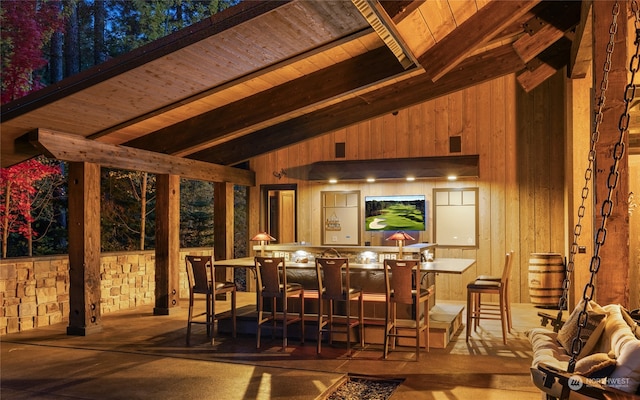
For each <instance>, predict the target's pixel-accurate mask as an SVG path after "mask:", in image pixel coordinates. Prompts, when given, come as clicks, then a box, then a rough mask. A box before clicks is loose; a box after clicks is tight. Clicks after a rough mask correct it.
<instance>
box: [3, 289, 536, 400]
mask: <svg viewBox="0 0 640 400" xmlns="http://www.w3.org/2000/svg"><path fill="white" fill-rule="evenodd" d="M183 300H184V304H187V300H188V299H183ZM251 304H255V293H247V292H238V307H239V308H242V307H243V306H244V305H251ZM230 306H231V305H230V301H229V300H227V301H219V302H218V304H217V307H219V311H220V312H228V311H230ZM196 307H204V300H203V299H197V300H196ZM513 310H514V330H513V332H512V334H511V335H510V340H509V342H508V345H504V344H503V343H502V340H501V328H500V324H499V323H497V322H496V321H488V322H487V323H483V324H482V325H481V326H480V328H479V329H478V332H477V333H476V335H474V336H473V338H471V340H470V341H469V342H466V341H465V338H464V333H463V332H462V329H460V330H459V331H458V332H456V334H455V335H454V337H453V340H452V341H451V342H450V343H449V345H448V346H447V348H445V349H433V348H432V349H431V350H430V352H429V353H428V354H427V353H424V354H423V356H422V357H421V358H420V360H419V361H418V362H415V361H414V360H415V354H414V351H415V349H414V348H413V346H412V345H409V346H398V347H396V351H393V352H390V353H389V356H388V358H387V359H386V360H385V359H384V358H383V352H382V350H383V347H382V345H381V344H367V345H365V347H364V348H360V347H359V346H356V347H354V348H353V351H352V356H351V357H348V356H347V353H346V352H345V346H346V344H345V343H344V342H334V343H333V344H328V343H324V344H323V347H322V353H321V354H320V355H318V354H317V352H316V343H315V341H314V340H312V339H308V340H307V341H305V344H304V345H301V344H300V343H298V342H297V341H296V342H290V343H289V346H288V347H287V349H286V350H285V351H282V342H281V340H280V338H278V337H277V338H276V339H275V340H265V341H263V343H262V346H261V348H260V349H256V342H255V335H250V334H243V333H238V337H237V338H233V337H232V335H231V332H230V331H228V330H226V329H222V330H221V331H220V332H219V333H218V334H217V335H216V337H215V341H214V343H213V344H212V343H211V339H210V338H209V337H208V336H207V332H206V328H205V326H195V325H194V327H193V329H192V333H191V334H192V337H191V346H186V345H185V335H186V329H187V327H186V320H187V309H186V307H181V308H179V309H178V310H177V312H175V313H172V314H171V315H165V316H156V315H153V310H152V307H151V306H149V307H140V308H139V309H137V310H131V311H121V312H116V313H112V314H109V315H105V316H104V317H103V327H104V329H103V331H102V332H100V333H96V334H94V335H91V336H86V337H77V336H68V335H67V334H66V324H64V323H61V324H57V325H52V326H49V327H44V328H39V329H34V330H31V331H26V332H22V333H17V334H9V335H6V336H3V337H2V338H1V341H2V343H1V346H0V350H1V353H0V360H1V367H2V372H3V373H2V395H3V398H5V396H6V398H12V399H26V398H29V399H38V398H43V399H50V398H55V397H58V398H59V397H73V398H78V399H87V398H98V397H99V398H101V399H122V398H123V397H126V398H129V399H142V398H145V399H146V398H149V397H155V398H163V399H169V398H205V397H207V396H210V395H211V393H215V396H214V397H215V398H221V399H229V400H232V399H248V398H252V399H275V398H283V399H284V398H286V399H301V400H306V399H309V400H312V399H318V398H323V397H322V396H324V395H327V394H329V393H330V392H331V391H332V390H334V389H335V386H336V385H337V384H339V383H340V382H342V381H343V380H344V379H345V377H349V376H364V377H371V378H385V379H400V380H401V381H402V382H401V384H400V385H399V386H398V387H397V389H395V390H394V392H393V394H392V399H402V398H412V399H439V398H449V399H453V398H455V399H468V398H487V399H488V398H490V399H505V400H511V399H515V398H517V399H522V400H527V399H531V400H533V399H539V398H540V393H539V391H538V390H537V389H536V388H535V387H534V386H533V385H532V384H531V378H530V375H529V370H528V368H529V365H530V363H531V356H532V350H531V345H530V344H529V342H528V340H527V338H526V336H525V334H524V332H525V331H526V330H527V329H531V328H533V327H536V326H539V320H538V318H537V311H536V309H535V308H534V307H532V306H531V305H529V304H513ZM222 321H225V320H222ZM34 359H38V360H41V361H42V362H39V363H34V362H33V360H34ZM478 365H482V366H483V367H482V370H479V369H478Z"/></svg>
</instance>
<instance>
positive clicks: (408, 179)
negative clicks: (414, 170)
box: [407, 176, 416, 182]
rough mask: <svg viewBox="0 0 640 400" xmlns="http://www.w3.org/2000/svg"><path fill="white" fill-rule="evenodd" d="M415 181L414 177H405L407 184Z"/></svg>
mask: <svg viewBox="0 0 640 400" xmlns="http://www.w3.org/2000/svg"><path fill="white" fill-rule="evenodd" d="M415 180H416V178H415V176H407V181H408V182H413V181H415Z"/></svg>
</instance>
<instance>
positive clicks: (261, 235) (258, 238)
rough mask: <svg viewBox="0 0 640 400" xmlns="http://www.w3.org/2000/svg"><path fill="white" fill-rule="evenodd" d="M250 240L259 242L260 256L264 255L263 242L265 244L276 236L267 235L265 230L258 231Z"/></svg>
mask: <svg viewBox="0 0 640 400" xmlns="http://www.w3.org/2000/svg"><path fill="white" fill-rule="evenodd" d="M251 240H252V241H259V242H260V256H261V257H264V246H265V244H267V242H269V241H271V240H276V238H274V237H273V236H271V235H269V234H268V233H267V232H260V233H258V234H257V235H255V236H254V237H253V238H251Z"/></svg>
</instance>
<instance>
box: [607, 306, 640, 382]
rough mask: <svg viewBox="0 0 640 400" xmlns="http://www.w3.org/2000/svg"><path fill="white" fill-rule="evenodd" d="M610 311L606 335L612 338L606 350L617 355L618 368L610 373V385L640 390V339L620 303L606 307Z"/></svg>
mask: <svg viewBox="0 0 640 400" xmlns="http://www.w3.org/2000/svg"><path fill="white" fill-rule="evenodd" d="M604 309H605V310H606V311H607V312H608V313H609V318H608V319H609V320H608V321H607V323H606V326H605V335H606V336H607V337H609V338H610V340H609V341H608V343H607V344H608V346H606V347H604V346H601V349H603V350H604V351H609V352H611V353H613V354H614V355H615V357H616V369H615V370H614V371H613V373H611V375H609V378H610V379H609V380H608V385H609V386H612V387H615V388H616V389H620V390H622V391H624V392H627V393H637V392H638V390H640V340H639V339H638V338H637V337H636V336H635V335H634V332H633V330H632V328H631V326H629V323H628V321H627V319H626V318H624V309H623V307H622V306H620V305H619V304H610V305H607V306H605V307H604ZM603 344H604V343H603Z"/></svg>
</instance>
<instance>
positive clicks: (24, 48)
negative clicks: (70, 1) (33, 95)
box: [0, 0, 64, 104]
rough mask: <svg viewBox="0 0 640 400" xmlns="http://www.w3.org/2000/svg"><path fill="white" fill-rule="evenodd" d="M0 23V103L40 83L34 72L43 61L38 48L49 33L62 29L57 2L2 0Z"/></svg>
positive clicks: (13, 98)
mask: <svg viewBox="0 0 640 400" xmlns="http://www.w3.org/2000/svg"><path fill="white" fill-rule="evenodd" d="M0 25H1V28H0V44H1V46H0V47H2V68H0V74H1V75H0V77H1V80H2V90H1V94H0V103H2V104H4V103H7V102H9V101H11V100H15V99H17V98H19V97H22V96H24V95H25V94H27V93H29V92H31V91H33V90H37V89H40V88H41V87H42V86H43V85H42V82H41V81H40V77H38V76H35V74H34V72H35V71H37V70H38V69H40V68H42V67H44V66H45V65H46V64H47V60H46V59H45V58H44V54H43V50H42V49H43V47H44V45H45V44H46V43H47V42H48V41H49V39H51V35H52V34H53V32H55V31H58V30H60V29H62V27H63V25H64V18H63V14H62V13H61V12H60V3H59V2H57V1H46V0H3V1H1V2H0Z"/></svg>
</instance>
